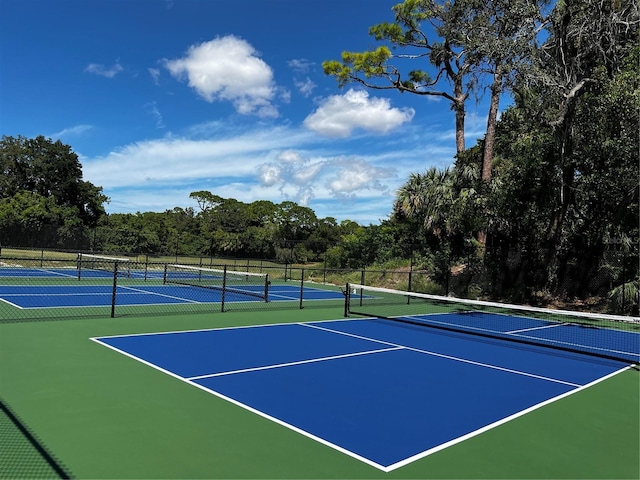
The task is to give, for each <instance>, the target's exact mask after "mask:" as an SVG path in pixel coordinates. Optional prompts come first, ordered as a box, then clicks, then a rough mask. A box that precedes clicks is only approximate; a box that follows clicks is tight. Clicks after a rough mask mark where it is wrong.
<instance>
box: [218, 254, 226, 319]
mask: <svg viewBox="0 0 640 480" xmlns="http://www.w3.org/2000/svg"><path fill="white" fill-rule="evenodd" d="M226 291H227V266H226V265H224V266H223V267H222V295H221V298H220V311H221V312H223V313H224V300H225V299H224V297H225V293H226Z"/></svg>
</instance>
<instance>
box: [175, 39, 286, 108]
mask: <svg viewBox="0 0 640 480" xmlns="http://www.w3.org/2000/svg"><path fill="white" fill-rule="evenodd" d="M164 66H165V67H166V68H167V69H168V70H169V72H170V73H171V75H173V76H174V77H176V78H178V79H183V78H185V77H186V79H187V80H188V83H189V86H190V87H191V88H193V89H194V90H195V91H196V92H197V93H198V95H200V96H201V97H202V98H204V99H205V100H207V101H208V102H213V101H216V100H226V101H230V102H232V103H233V105H234V107H235V109H236V111H237V112H238V113H241V114H243V115H248V114H255V115H258V116H261V117H276V116H277V115H278V111H277V109H276V107H274V106H273V105H272V104H271V100H272V98H273V97H274V95H275V91H276V88H275V86H274V81H273V72H272V70H271V67H269V65H267V64H266V63H265V62H264V61H263V60H262V59H260V58H259V57H258V54H257V52H256V50H255V49H254V48H253V47H252V46H251V45H250V44H249V43H248V42H246V41H245V40H242V39H240V38H237V37H235V36H232V35H230V36H226V37H217V38H215V39H214V40H211V41H208V42H203V43H201V44H199V45H192V46H191V47H189V49H188V51H187V53H186V55H185V56H184V57H182V58H178V59H175V60H165V61H164Z"/></svg>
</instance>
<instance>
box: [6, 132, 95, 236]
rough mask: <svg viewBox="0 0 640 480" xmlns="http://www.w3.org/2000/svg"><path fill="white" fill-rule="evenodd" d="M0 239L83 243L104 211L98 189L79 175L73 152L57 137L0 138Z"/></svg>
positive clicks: (76, 157) (78, 166)
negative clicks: (51, 138)
mask: <svg viewBox="0 0 640 480" xmlns="http://www.w3.org/2000/svg"><path fill="white" fill-rule="evenodd" d="M0 172H1V175H0V225H1V226H2V231H1V233H0V242H3V243H5V244H19V245H29V246H36V245H41V244H43V243H45V244H46V243H53V244H56V243H60V242H63V243H67V244H69V243H71V244H73V245H76V246H80V245H86V243H87V240H88V232H89V228H91V227H94V226H95V225H96V224H97V223H98V221H99V220H100V218H101V217H102V216H104V215H105V210H104V207H103V204H104V203H105V202H106V201H107V197H105V196H104V195H103V194H102V188H100V187H96V186H95V185H93V184H91V183H90V182H86V181H84V180H82V168H81V165H80V161H79V160H78V156H77V155H76V154H75V153H73V151H72V150H71V147H70V146H68V145H64V144H63V143H62V142H60V141H59V140H58V141H56V142H52V141H51V140H49V139H45V138H44V137H42V136H39V137H36V138H33V139H28V138H25V137H8V136H3V137H2V140H1V141H0Z"/></svg>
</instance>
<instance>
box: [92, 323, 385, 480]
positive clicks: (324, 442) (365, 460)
mask: <svg viewBox="0 0 640 480" xmlns="http://www.w3.org/2000/svg"><path fill="white" fill-rule="evenodd" d="M291 325H295V324H291ZM213 330H215V329H213ZM195 331H200V330H195ZM124 336H129V335H124ZM131 336H135V335H131ZM104 338H113V337H104ZM89 340H92V341H94V342H96V343H98V344H100V345H102V346H105V347H107V348H110V349H111V350H113V351H115V352H118V353H120V354H122V355H125V356H127V357H129V358H132V359H134V360H137V361H138V362H140V363H143V364H145V365H147V366H149V367H151V368H155V369H156V370H158V371H160V372H162V373H165V374H167V375H169V376H171V377H173V378H177V379H178V380H181V381H183V382H185V383H187V384H189V385H192V386H194V387H196V388H199V389H200V390H204V391H205V392H207V393H210V394H212V395H215V396H216V397H218V398H221V399H222V400H226V401H227V402H229V403H231V404H233V405H236V406H238V407H241V408H244V409H245V410H247V411H249V412H251V413H254V414H256V415H258V416H260V417H262V418H266V419H267V420H271V421H272V422H274V423H277V424H278V425H282V426H283V427H286V428H288V429H289V430H292V431H294V432H296V433H299V434H300V435H303V436H305V437H307V438H310V439H312V440H315V441H316V442H318V443H320V444H322V445H326V446H327V447H330V448H333V449H334V450H337V451H338V452H341V453H344V454H345V455H348V456H350V457H352V458H355V459H356V460H360V461H361V462H363V463H366V464H367V465H370V466H372V467H375V468H377V469H378V470H382V471H386V470H385V469H386V467H385V466H384V465H380V464H379V463H376V462H374V461H372V460H369V459H368V458H366V457H363V456H361V455H358V454H357V453H355V452H352V451H351V450H347V449H346V448H343V447H341V446H340V445H336V444H335V443H332V442H329V441H328V440H325V439H324V438H322V437H318V436H316V435H314V434H313V433H310V432H307V431H306V430H302V429H301V428H298V427H296V426H295V425H292V424H290V423H287V422H285V421H283V420H280V419H279V418H276V417H273V416H271V415H269V414H268V413H265V412H263V411H261V410H257V409H255V408H253V407H251V406H249V405H247V404H246V403H242V402H239V401H238V400H235V399H233V398H231V397H228V396H226V395H224V394H222V393H220V392H217V391H215V390H213V389H211V388H208V387H205V386H204V385H200V384H199V383H196V382H194V381H191V380H187V379H186V378H184V377H181V376H180V375H177V374H175V373H173V372H170V371H169V370H166V369H164V368H162V367H159V366H158V365H156V364H154V363H151V362H147V361H146V360H143V359H142V358H140V357H136V356H135V355H132V354H130V353H128V352H125V351H124V350H120V349H119V348H117V347H113V346H111V345H109V344H108V343H103V342H101V341H100V338H90V339H89Z"/></svg>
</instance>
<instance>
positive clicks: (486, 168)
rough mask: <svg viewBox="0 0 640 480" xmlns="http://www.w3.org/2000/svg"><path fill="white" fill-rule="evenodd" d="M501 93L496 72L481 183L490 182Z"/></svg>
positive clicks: (498, 76)
mask: <svg viewBox="0 0 640 480" xmlns="http://www.w3.org/2000/svg"><path fill="white" fill-rule="evenodd" d="M501 91H502V74H501V73H500V72H499V71H497V72H496V73H495V74H494V75H493V85H492V86H491V102H490V104H489V116H488V118H487V131H486V134H485V137H484V152H483V154H482V175H481V178H482V181H483V182H485V183H489V181H490V180H491V163H492V162H493V145H494V143H495V139H496V124H497V123H498V107H499V105H500V93H501Z"/></svg>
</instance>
